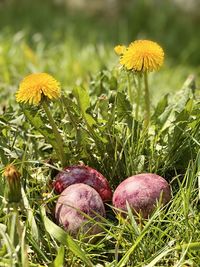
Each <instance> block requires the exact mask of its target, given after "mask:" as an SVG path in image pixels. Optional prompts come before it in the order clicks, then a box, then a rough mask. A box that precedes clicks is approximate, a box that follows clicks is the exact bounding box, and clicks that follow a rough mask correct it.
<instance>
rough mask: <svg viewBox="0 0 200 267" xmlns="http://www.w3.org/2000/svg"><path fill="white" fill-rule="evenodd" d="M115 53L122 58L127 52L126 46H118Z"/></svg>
mask: <svg viewBox="0 0 200 267" xmlns="http://www.w3.org/2000/svg"><path fill="white" fill-rule="evenodd" d="M114 51H115V53H116V54H117V55H118V56H121V55H123V54H124V52H125V51H126V46H125V45H117V46H115V48H114Z"/></svg>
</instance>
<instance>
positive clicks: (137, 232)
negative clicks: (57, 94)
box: [0, 1, 200, 267]
mask: <svg viewBox="0 0 200 267" xmlns="http://www.w3.org/2000/svg"><path fill="white" fill-rule="evenodd" d="M40 2H41V1H40ZM153 3H154V2H153V1H149V2H148V1H138V2H137V4H136V8H135V9H132V3H130V4H129V8H127V10H126V9H124V10H123V12H122V14H121V15H120V16H119V17H118V18H115V19H112V20H109V21H110V23H108V19H107V18H106V17H103V19H102V18H101V17H100V16H99V17H97V18H94V17H93V16H83V15H80V14H79V16H74V15H72V14H70V12H66V11H65V10H64V9H63V8H59V7H55V6H54V5H53V4H52V3H49V4H48V3H47V1H44V2H42V3H40V8H39V9H38V1H34V3H33V2H32V3H31V2H30V1H21V3H20V5H19V4H18V2H16V1H13V2H12V1H11V2H10V1H8V2H6V3H5V4H4V6H2V7H1V8H0V15H1V16H0V22H1V23H0V25H1V26H0V27H1V33H0V66H1V68H0V85H1V86H0V105H1V106H0V133H1V134H0V137H1V138H0V159H1V163H0V168H1V172H0V173H1V174H2V173H3V169H4V167H5V166H6V165H7V164H9V163H12V162H13V163H14V164H15V166H16V167H17V168H18V169H19V171H20V172H21V174H22V177H21V186H22V196H23V200H22V203H21V206H20V208H19V207H17V205H13V204H9V205H8V203H6V200H7V197H6V194H7V184H6V181H5V178H4V177H3V175H1V177H0V181H1V187H0V266H8V267H10V266H23V267H25V266H55V267H60V266H98V267H100V266H109V267H115V266H117V267H121V266H138V267H139V266H148V267H150V266H177V267H178V266H195V267H198V266H200V252H199V251H200V206H199V191H200V188H199V183H198V180H199V170H200V169H199V164H200V154H199V146H200V143H199V140H200V134H199V125H200V124H199V123H200V116H199V108H200V103H199V91H198V88H199V80H198V78H197V79H196V80H195V82H196V86H194V84H193V83H185V84H184V82H185V80H186V79H187V77H188V76H189V75H190V74H194V75H196V76H197V77H198V74H199V67H198V66H197V65H196V64H197V62H198V57H199V53H198V49H197V48H198V47H199V39H198V37H197V36H196V35H197V34H196V32H198V31H197V30H196V29H197V27H198V25H199V24H198V23H196V21H194V20H192V19H190V18H189V17H187V15H185V14H182V13H181V11H180V13H179V14H180V15H179V16H177V15H176V14H177V13H176V12H177V10H176V9H174V8H173V5H171V4H170V1H166V3H165V4H159V5H157V6H156V7H155V6H154V5H153ZM130 7H131V8H130ZM162 8H165V12H166V14H165V15H162V13H161V12H160V11H161V10H162ZM30 10H31V11H30ZM152 15H154V19H152ZM141 25H142V27H141ZM167 25H169V26H168V27H167ZM170 25H171V27H170ZM105 26H106V27H105ZM141 28H142V29H141ZM170 29H171V30H170ZM183 29H184V33H185V34H184V35H181V33H182V32H183ZM140 36H142V37H145V38H149V39H154V40H156V41H159V42H160V44H161V45H162V46H163V47H164V49H165V53H166V62H165V65H164V66H163V68H162V69H161V70H160V71H159V72H157V73H152V74H151V75H150V91H151V100H152V106H151V124H150V130H149V133H147V132H146V131H145V129H144V127H143V116H144V101H143V100H142V102H141V106H140V115H139V120H138V121H136V120H135V117H134V115H135V106H134V105H132V103H131V102H130V99H129V97H128V93H127V86H128V83H127V76H126V73H125V72H123V71H120V70H119V65H118V58H117V56H116V55H115V54H114V52H113V46H114V45H115V44H118V43H125V44H127V43H129V42H130V41H131V40H133V39H135V38H139V37H140ZM193 37H194V38H193ZM191 39H192V40H193V41H192V42H190V40H191ZM35 71H45V72H48V73H50V74H52V75H53V76H54V77H55V78H56V79H57V80H59V81H60V82H61V84H62V98H61V99H60V101H57V102H55V103H51V104H50V107H51V110H52V115H53V117H54V118H55V120H56V123H57V125H58V127H59V129H60V131H61V134H62V136H63V139H64V140H65V146H64V149H65V152H66V155H67V165H71V164H77V163H79V162H80V161H81V162H83V163H85V164H87V165H89V166H91V167H94V168H96V169H97V170H98V171H100V172H101V173H102V174H103V175H105V177H107V179H108V180H109V182H110V184H111V186H112V189H113V190H114V189H115V188H116V186H117V185H118V184H119V183H120V182H121V181H123V180H124V179H125V178H126V177H128V176H130V175H133V174H136V173H141V172H154V173H157V174H159V175H161V176H163V177H165V178H166V179H167V180H168V181H169V183H170V184H171V187H172V192H173V197H172V200H171V202H170V203H169V204H168V205H167V207H165V208H162V207H159V204H158V207H157V209H156V210H155V212H154V214H152V216H151V217H150V218H149V219H148V220H146V221H144V222H143V224H142V225H141V224H138V223H136V217H135V215H133V214H132V212H131V210H129V211H128V217H127V219H123V218H120V217H119V216H116V211H115V210H114V209H113V208H112V206H110V205H108V206H107V207H106V209H107V218H105V219H103V221H102V223H101V226H102V228H103V229H104V231H103V232H102V233H101V234H99V237H95V240H93V238H94V237H90V239H91V240H90V242H85V239H84V238H85V236H84V234H80V236H79V237H77V238H76V239H74V238H72V237H71V236H70V235H68V234H67V233H66V232H64V230H63V229H62V228H60V227H59V226H57V225H56V224H55V220H54V214H53V209H54V206H55V202H56V199H57V196H56V195H55V194H54V193H53V192H52V189H51V186H50V184H51V183H52V180H53V177H54V176H55V173H56V172H57V170H59V169H61V163H60V162H59V160H58V157H57V155H56V153H55V151H54V149H52V145H51V143H54V142H55V141H56V140H55V138H54V136H53V135H52V132H51V129H50V130H49V128H47V125H48V124H49V123H48V120H47V118H46V116H45V113H44V111H43V110H42V108H40V107H39V108H30V107H28V106H20V105H18V104H17V103H16V101H15V92H16V90H17V88H18V85H19V82H20V81H21V79H22V78H23V77H24V76H26V75H27V74H28V73H30V72H35ZM187 81H188V80H187ZM132 89H133V92H134V94H136V91H135V88H134V87H132ZM24 112H25V115H26V116H25V115H24ZM27 118H29V119H31V121H32V124H31V123H30V122H29V121H28V119H27ZM44 131H45V133H46V136H47V137H46V140H45V139H44V137H43V135H42V134H41V133H44Z"/></svg>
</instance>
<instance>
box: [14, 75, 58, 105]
mask: <svg viewBox="0 0 200 267" xmlns="http://www.w3.org/2000/svg"><path fill="white" fill-rule="evenodd" d="M60 94H61V92H60V83H59V82H58V81H56V80H55V79H54V78H53V77H52V76H51V75H49V74H47V73H34V74H30V75H28V76H26V77H25V78H24V79H23V80H22V82H21V83H20V86H19V89H18V91H17V93H16V100H17V102H25V103H27V102H28V103H29V104H33V105H38V104H39V103H40V101H41V99H42V96H46V97H48V98H49V99H56V98H59V97H60Z"/></svg>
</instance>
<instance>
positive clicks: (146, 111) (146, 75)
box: [144, 72, 150, 128]
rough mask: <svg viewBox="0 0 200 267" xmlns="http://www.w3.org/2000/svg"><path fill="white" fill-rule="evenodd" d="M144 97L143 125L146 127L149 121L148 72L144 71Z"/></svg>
mask: <svg viewBox="0 0 200 267" xmlns="http://www.w3.org/2000/svg"><path fill="white" fill-rule="evenodd" d="M144 89H145V92H144V93H145V94H144V99H145V109H146V110H145V118H144V126H145V128H147V127H148V126H149V122H150V94H149V84H148V73H147V72H144Z"/></svg>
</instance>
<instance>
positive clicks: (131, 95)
mask: <svg viewBox="0 0 200 267" xmlns="http://www.w3.org/2000/svg"><path fill="white" fill-rule="evenodd" d="M127 82H128V95H129V99H130V102H131V104H133V100H134V97H133V90H132V86H131V79H130V74H129V72H127Z"/></svg>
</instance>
